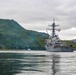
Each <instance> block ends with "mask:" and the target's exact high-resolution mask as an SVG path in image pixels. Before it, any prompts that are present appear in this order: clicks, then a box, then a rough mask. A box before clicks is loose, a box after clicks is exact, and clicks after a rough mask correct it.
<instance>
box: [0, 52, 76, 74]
mask: <svg viewBox="0 0 76 75" xmlns="http://www.w3.org/2000/svg"><path fill="white" fill-rule="evenodd" d="M42 74H43V75H76V52H73V53H61V52H60V53H51V52H45V51H0V75H42Z"/></svg>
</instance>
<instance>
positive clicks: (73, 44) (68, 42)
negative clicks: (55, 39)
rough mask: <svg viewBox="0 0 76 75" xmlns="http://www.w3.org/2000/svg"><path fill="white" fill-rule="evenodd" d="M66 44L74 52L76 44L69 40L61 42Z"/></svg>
mask: <svg viewBox="0 0 76 75" xmlns="http://www.w3.org/2000/svg"><path fill="white" fill-rule="evenodd" d="M63 42H65V43H66V44H69V45H72V46H73V49H74V50H76V42H73V41H71V40H63Z"/></svg>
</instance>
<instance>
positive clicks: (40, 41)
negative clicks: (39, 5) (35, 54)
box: [0, 19, 48, 50]
mask: <svg viewBox="0 0 76 75" xmlns="http://www.w3.org/2000/svg"><path fill="white" fill-rule="evenodd" d="M47 37H48V35H47V34H45V33H39V32H36V31H31V30H26V29H24V28H23V27H21V26H20V25H19V24H18V23H17V22H16V21H14V20H8V19H0V49H28V48H31V49H32V50H38V49H39V50H42V49H45V48H44V44H45V43H44V40H45V38H47Z"/></svg>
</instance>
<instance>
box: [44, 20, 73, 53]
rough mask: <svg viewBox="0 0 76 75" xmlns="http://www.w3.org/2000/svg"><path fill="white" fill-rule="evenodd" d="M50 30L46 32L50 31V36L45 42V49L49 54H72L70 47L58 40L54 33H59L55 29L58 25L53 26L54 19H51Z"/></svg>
mask: <svg viewBox="0 0 76 75" xmlns="http://www.w3.org/2000/svg"><path fill="white" fill-rule="evenodd" d="M49 26H50V27H51V28H47V30H51V31H52V35H49V38H48V39H46V40H45V43H46V45H45V48H46V50H47V51H50V52H73V47H72V45H68V44H66V43H64V42H62V41H61V40H60V38H59V37H58V35H57V34H56V31H60V29H57V28H56V27H57V26H59V25H56V24H55V19H53V23H52V25H49Z"/></svg>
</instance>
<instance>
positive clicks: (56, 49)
mask: <svg viewBox="0 0 76 75" xmlns="http://www.w3.org/2000/svg"><path fill="white" fill-rule="evenodd" d="M45 48H46V50H47V51H48V52H73V51H74V50H73V49H72V48H71V47H58V48H54V47H52V46H49V47H47V46H45Z"/></svg>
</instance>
